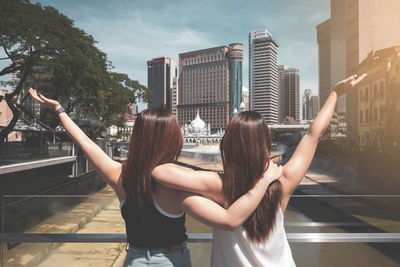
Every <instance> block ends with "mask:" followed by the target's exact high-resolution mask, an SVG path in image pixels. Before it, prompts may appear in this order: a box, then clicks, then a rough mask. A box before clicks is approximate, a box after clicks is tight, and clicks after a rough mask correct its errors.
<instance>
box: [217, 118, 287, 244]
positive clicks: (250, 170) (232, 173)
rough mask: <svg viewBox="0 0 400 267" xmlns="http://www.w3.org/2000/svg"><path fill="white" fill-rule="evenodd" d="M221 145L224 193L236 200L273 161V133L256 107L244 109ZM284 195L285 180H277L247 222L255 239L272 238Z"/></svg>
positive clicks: (250, 236) (254, 240)
mask: <svg viewBox="0 0 400 267" xmlns="http://www.w3.org/2000/svg"><path fill="white" fill-rule="evenodd" d="M220 149H221V157H222V163H223V165H224V193H225V196H226V198H227V201H228V203H229V204H232V203H233V202H234V201H235V200H236V199H238V198H239V197H240V196H242V195H244V194H246V193H247V191H249V190H250V189H251V188H253V186H254V185H255V184H256V183H257V181H258V180H259V179H260V178H261V177H262V175H263V173H264V172H265V171H266V170H267V168H268V165H269V154H270V151H271V136H270V132H269V130H268V126H267V124H266V123H265V121H264V119H263V118H262V117H261V115H260V114H259V113H257V112H255V111H244V112H241V113H240V114H239V115H238V116H235V117H233V119H232V120H231V121H230V122H229V124H228V127H227V128H226V132H225V135H224V137H223V138H222V141H221V145H220ZM281 196H282V186H281V183H280V182H279V180H277V181H274V182H273V183H271V185H270V186H269V187H268V190H267V192H266V193H265V195H264V197H263V198H262V200H261V202H260V204H259V205H258V207H257V208H256V210H255V211H254V212H253V214H252V215H250V217H249V218H248V219H247V220H246V221H245V222H244V224H243V227H244V229H245V230H246V233H247V236H248V238H249V239H250V240H251V241H253V242H258V243H259V242H262V241H265V240H266V239H267V238H268V234H269V232H270V231H271V230H272V229H273V227H274V225H275V219H276V212H277V210H278V205H279V204H280V200H281Z"/></svg>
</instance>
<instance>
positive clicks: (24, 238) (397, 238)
mask: <svg viewBox="0 0 400 267" xmlns="http://www.w3.org/2000/svg"><path fill="white" fill-rule="evenodd" d="M286 236H287V239H288V241H289V242H290V243H400V233H287V234H286ZM212 239H213V234H212V233H197V234H188V242H189V243H209V242H212ZM12 242H15V243H125V242H126V234H0V243H12Z"/></svg>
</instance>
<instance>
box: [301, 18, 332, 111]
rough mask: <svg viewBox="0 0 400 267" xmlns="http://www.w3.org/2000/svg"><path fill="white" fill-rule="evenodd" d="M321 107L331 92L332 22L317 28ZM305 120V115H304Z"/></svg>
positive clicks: (329, 21)
mask: <svg viewBox="0 0 400 267" xmlns="http://www.w3.org/2000/svg"><path fill="white" fill-rule="evenodd" d="M317 41H318V71H319V77H318V81H319V90H318V91H319V101H320V102H319V106H321V107H322V106H323V105H324V103H325V101H326V99H328V96H329V94H330V92H331V88H332V86H331V20H330V19H328V20H326V21H324V22H323V23H321V24H319V25H318V26H317ZM303 118H304V113H303Z"/></svg>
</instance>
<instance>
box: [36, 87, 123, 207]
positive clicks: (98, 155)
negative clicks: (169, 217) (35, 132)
mask: <svg viewBox="0 0 400 267" xmlns="http://www.w3.org/2000/svg"><path fill="white" fill-rule="evenodd" d="M29 93H30V94H31V96H32V98H33V99H35V100H36V101H37V102H39V103H40V105H41V106H43V107H44V108H48V109H50V110H52V111H56V110H58V109H60V108H61V105H60V103H59V102H57V101H55V100H52V99H49V98H46V97H44V96H43V95H38V94H37V92H36V90H34V89H32V88H29ZM59 118H60V121H61V123H62V125H63V126H64V128H65V130H66V131H67V133H68V134H69V135H70V137H71V138H72V140H73V141H74V142H75V143H76V144H78V145H79V147H80V148H81V149H82V151H83V152H84V153H85V155H86V156H87V157H88V159H89V160H90V161H91V163H92V164H93V166H94V167H95V169H96V171H97V172H98V173H99V174H100V175H101V177H102V178H103V179H104V180H105V181H106V183H107V184H109V185H110V186H111V187H112V188H113V189H114V190H115V192H116V193H117V196H118V198H119V199H124V198H125V194H124V192H123V189H122V186H121V180H120V176H121V170H122V165H121V163H119V162H117V161H114V160H112V159H111V158H110V157H109V156H108V155H107V154H106V153H104V151H103V150H102V149H101V148H100V147H99V146H98V145H97V144H96V143H94V142H93V141H92V140H91V139H90V138H89V137H88V136H87V135H86V134H85V133H84V132H83V131H82V130H81V129H80V128H79V127H78V125H76V124H75V123H74V122H73V121H72V120H71V118H70V117H69V116H68V115H67V113H65V112H63V113H61V114H60V115H59Z"/></svg>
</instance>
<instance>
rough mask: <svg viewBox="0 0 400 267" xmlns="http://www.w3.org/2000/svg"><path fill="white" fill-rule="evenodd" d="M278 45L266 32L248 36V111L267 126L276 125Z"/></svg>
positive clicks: (253, 32)
mask: <svg viewBox="0 0 400 267" xmlns="http://www.w3.org/2000/svg"><path fill="white" fill-rule="evenodd" d="M277 61H278V44H277V43H276V42H275V41H274V40H273V39H272V36H271V34H270V33H269V32H268V31H267V30H265V29H264V30H256V31H251V32H250V34H249V91H250V109H251V110H255V111H257V112H259V113H260V114H261V115H262V116H263V118H264V119H265V121H266V122H267V123H269V124H274V123H278V115H279V114H278V105H279V95H278V65H277Z"/></svg>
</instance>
